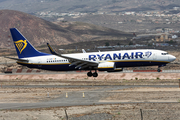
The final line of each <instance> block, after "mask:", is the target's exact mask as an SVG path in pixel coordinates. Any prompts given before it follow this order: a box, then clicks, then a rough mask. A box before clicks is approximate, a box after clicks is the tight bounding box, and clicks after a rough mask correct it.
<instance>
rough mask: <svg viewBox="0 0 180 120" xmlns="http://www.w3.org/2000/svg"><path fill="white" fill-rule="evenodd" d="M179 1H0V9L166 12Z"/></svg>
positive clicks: (178, 3) (179, 4) (177, 4)
mask: <svg viewBox="0 0 180 120" xmlns="http://www.w3.org/2000/svg"><path fill="white" fill-rule="evenodd" d="M178 6H180V1H179V0H0V9H11V10H18V11H23V12H26V13H34V12H42V11H44V12H47V11H52V12H97V11H105V12H111V11H116V12H119V11H147V10H168V9H172V8H173V7H178Z"/></svg>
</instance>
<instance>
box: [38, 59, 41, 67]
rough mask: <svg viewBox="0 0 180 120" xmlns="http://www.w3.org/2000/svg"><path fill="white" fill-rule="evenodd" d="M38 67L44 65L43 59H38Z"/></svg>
mask: <svg viewBox="0 0 180 120" xmlns="http://www.w3.org/2000/svg"><path fill="white" fill-rule="evenodd" d="M38 67H39V68H41V67H42V61H41V59H39V60H38Z"/></svg>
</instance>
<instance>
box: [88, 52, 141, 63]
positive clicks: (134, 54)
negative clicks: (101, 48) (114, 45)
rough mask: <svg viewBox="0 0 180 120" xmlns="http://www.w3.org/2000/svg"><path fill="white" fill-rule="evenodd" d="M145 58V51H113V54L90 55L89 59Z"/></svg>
mask: <svg viewBox="0 0 180 120" xmlns="http://www.w3.org/2000/svg"><path fill="white" fill-rule="evenodd" d="M138 58H143V52H132V53H113V54H101V55H100V54H96V55H89V60H93V61H96V59H99V60H123V59H138Z"/></svg>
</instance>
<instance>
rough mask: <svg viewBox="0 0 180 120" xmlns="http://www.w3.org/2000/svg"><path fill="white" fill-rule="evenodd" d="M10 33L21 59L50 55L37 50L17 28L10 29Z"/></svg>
mask: <svg viewBox="0 0 180 120" xmlns="http://www.w3.org/2000/svg"><path fill="white" fill-rule="evenodd" d="M10 32H11V36H12V38H13V41H14V45H15V48H16V51H17V54H18V57H19V58H27V57H36V56H43V55H48V54H46V53H42V52H39V51H38V50H36V49H35V48H34V47H33V46H32V45H31V43H30V42H29V41H28V40H27V39H26V38H25V37H24V36H23V35H22V34H21V33H20V32H19V31H18V30H17V29H16V28H10Z"/></svg>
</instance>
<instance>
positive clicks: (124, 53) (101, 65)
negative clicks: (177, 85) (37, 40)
mask: <svg viewBox="0 0 180 120" xmlns="http://www.w3.org/2000/svg"><path fill="white" fill-rule="evenodd" d="M10 32H11V35H12V38H13V41H14V45H15V48H16V51H17V54H18V57H19V58H18V59H17V58H11V59H15V60H17V63H18V64H20V65H24V66H27V67H29V68H39V69H44V70H53V71H73V70H89V72H88V73H87V76H89V77H91V76H93V77H97V76H98V73H97V70H99V71H108V72H116V71H122V70H123V68H125V67H137V66H158V72H160V67H162V66H165V65H166V64H167V63H170V62H172V61H174V60H175V59H176V57H175V56H173V55H170V54H168V53H167V52H165V51H162V50H155V49H139V50H121V51H108V52H91V53H86V52H84V53H75V54H58V53H56V52H55V51H54V50H53V49H52V47H51V46H50V45H49V44H48V47H49V49H50V51H51V53H52V54H47V53H42V52H39V51H38V50H36V49H35V48H34V47H33V46H32V45H31V44H30V42H29V41H28V40H27V39H26V38H25V37H24V36H23V35H22V34H21V33H20V32H19V31H18V30H17V29H16V28H11V29H10ZM91 70H95V72H94V73H92V72H91Z"/></svg>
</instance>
